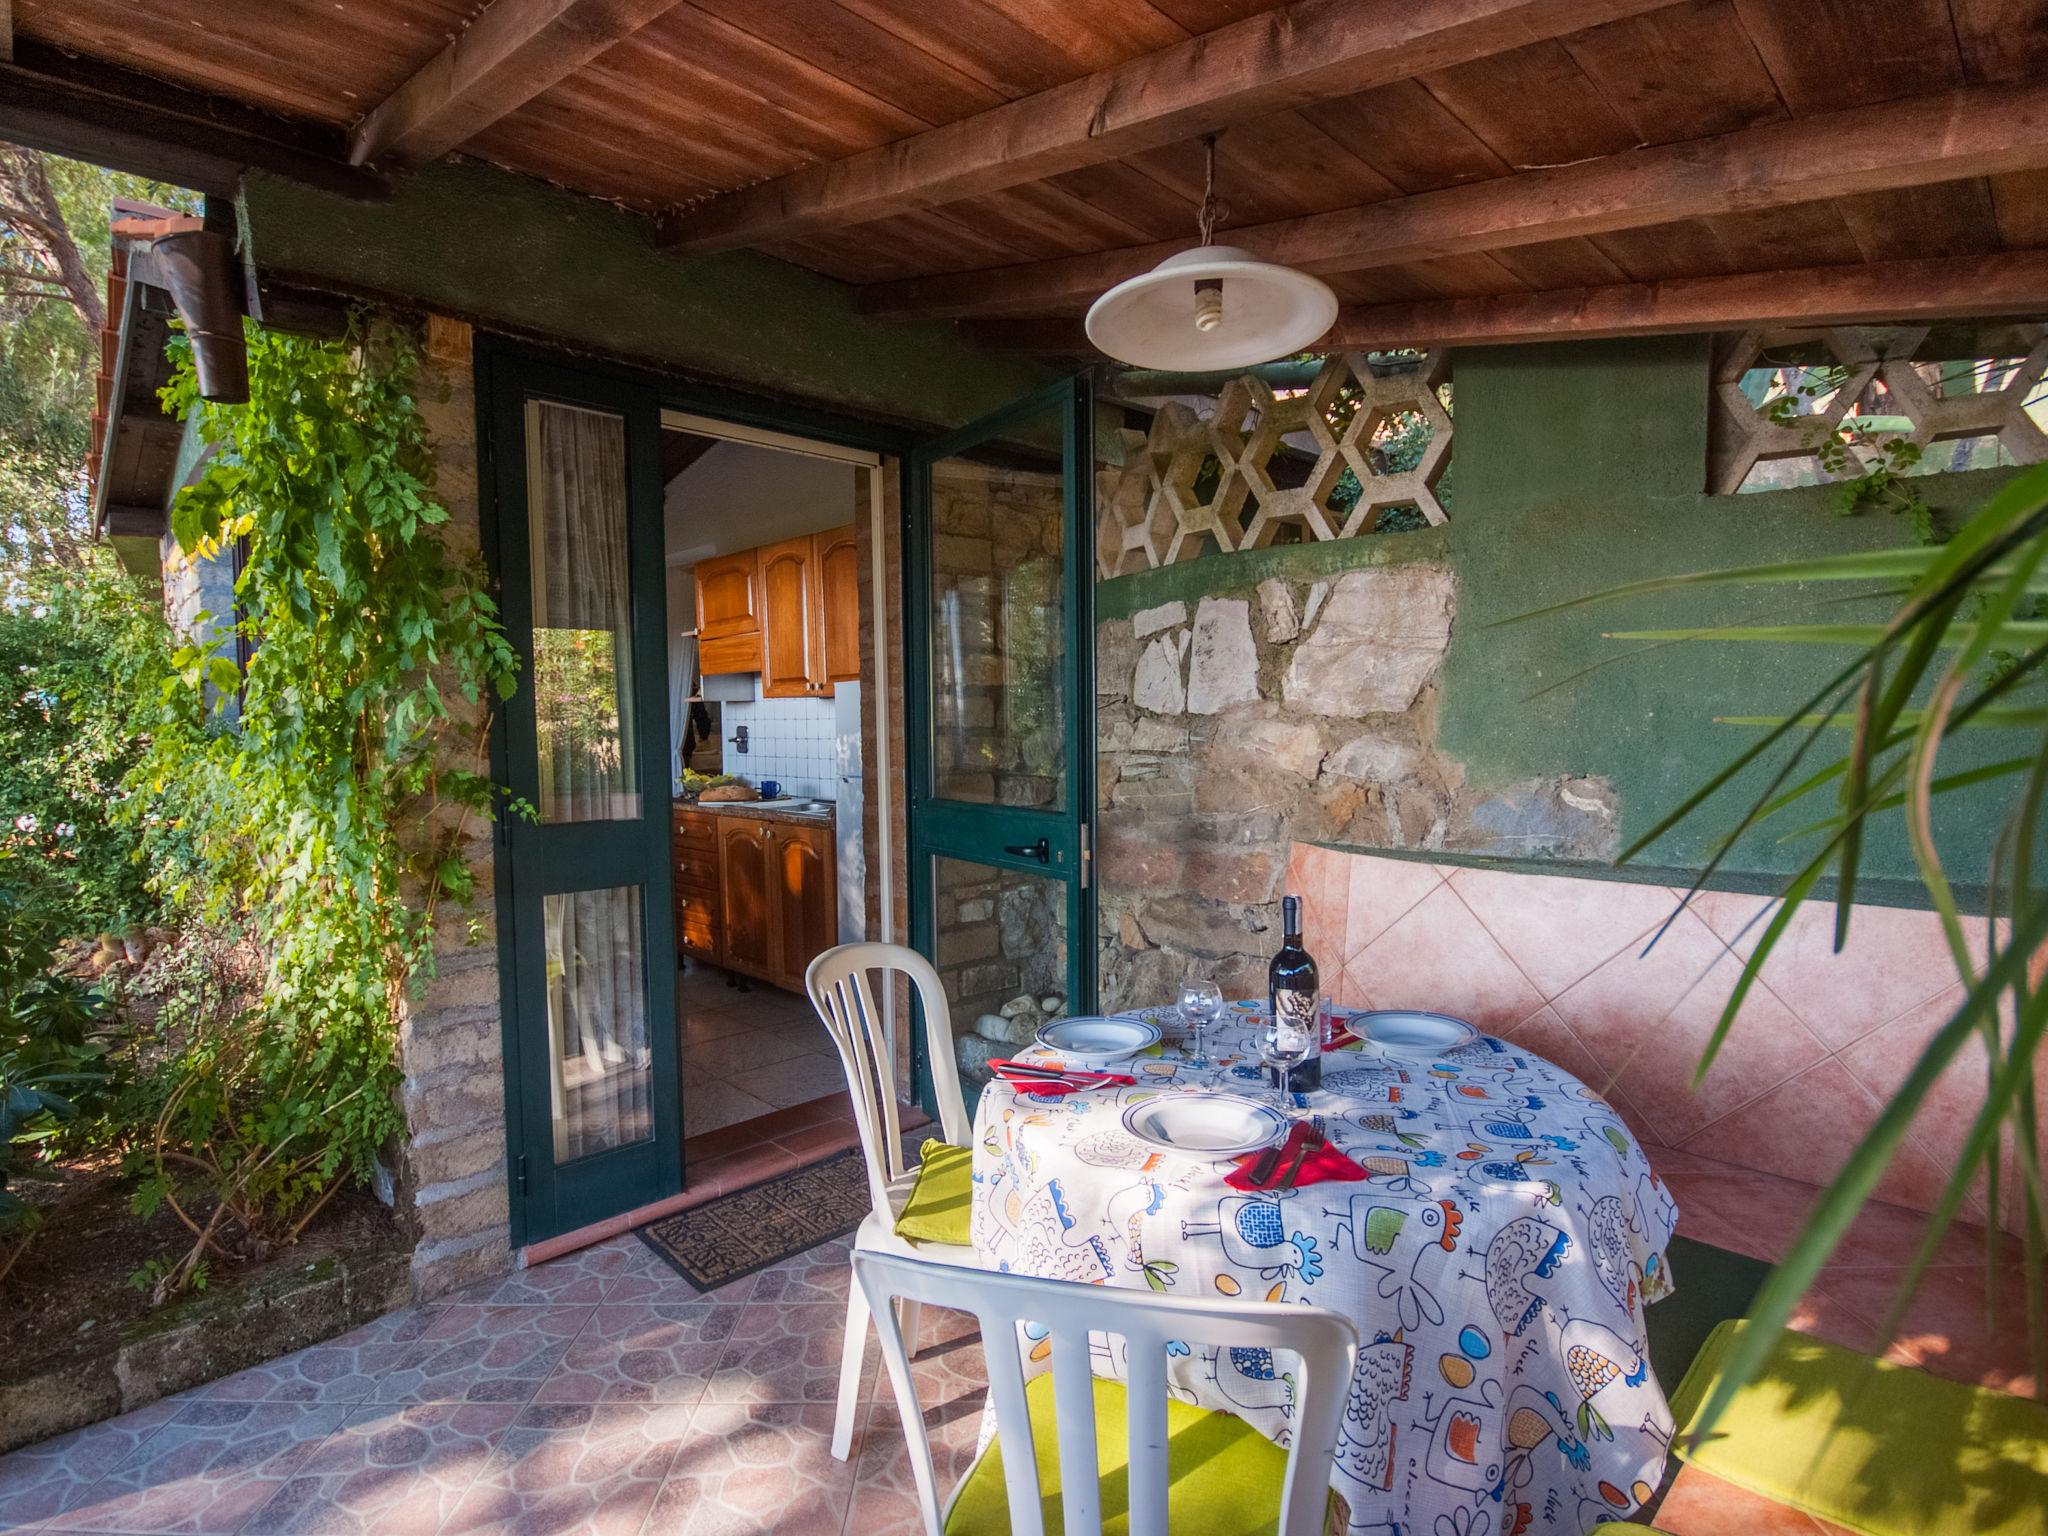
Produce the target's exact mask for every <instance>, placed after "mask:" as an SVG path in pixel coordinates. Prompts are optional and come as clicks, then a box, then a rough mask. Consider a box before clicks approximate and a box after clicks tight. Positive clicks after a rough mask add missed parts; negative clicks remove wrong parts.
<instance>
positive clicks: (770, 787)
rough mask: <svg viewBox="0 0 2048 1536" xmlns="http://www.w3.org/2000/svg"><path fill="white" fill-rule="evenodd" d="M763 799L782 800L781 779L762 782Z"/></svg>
mask: <svg viewBox="0 0 2048 1536" xmlns="http://www.w3.org/2000/svg"><path fill="white" fill-rule="evenodd" d="M761 798H762V799H763V800H780V799H781V798H782V781H781V780H780V779H763V780H762V781H761Z"/></svg>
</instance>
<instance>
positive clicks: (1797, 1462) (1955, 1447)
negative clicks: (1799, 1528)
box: [1671, 1319, 2048, 1536]
mask: <svg viewBox="0 0 2048 1536" xmlns="http://www.w3.org/2000/svg"><path fill="white" fill-rule="evenodd" d="M1744 1326H1745V1324H1744V1323H1743V1322H1742V1321H1741V1320H1740V1319H1736V1320H1733V1321H1730V1322H1725V1323H1722V1324H1720V1325H1719V1326H1717V1327H1716V1328H1715V1329H1714V1331H1713V1332H1712V1333H1710V1334H1709V1335H1708V1336H1707V1342H1706V1344H1705V1346H1704V1347H1703V1348H1702V1349H1701V1350H1700V1353H1699V1356H1698V1358H1696V1359H1695V1360H1694V1361H1693V1363H1692V1369H1691V1370H1689V1371H1687V1372H1686V1373H1685V1379H1684V1380H1683V1381H1681V1382H1680V1383H1679V1385H1678V1391H1677V1392H1676V1394H1674V1396H1673V1398H1672V1402H1671V1411H1672V1416H1673V1417H1674V1418H1675V1419H1676V1420H1677V1422H1678V1432H1677V1437H1676V1439H1675V1440H1674V1442H1673V1445H1672V1449H1673V1450H1675V1451H1676V1452H1677V1453H1678V1455H1679V1456H1680V1457H1682V1458H1683V1459H1684V1460H1686V1461H1687V1462H1690V1463H1691V1464H1693V1465H1694V1466H1697V1467H1699V1468H1701V1469H1702V1470H1704V1471H1707V1472H1711V1473H1712V1474H1713V1475H1714V1476H1716V1477H1719V1478H1723V1479H1725V1480H1726V1481H1728V1482H1731V1483H1734V1484H1736V1485H1737V1486H1738V1487H1742V1488H1747V1489H1748V1490H1749V1491H1750V1492H1751V1493H1758V1494H1762V1495H1763V1496H1764V1497H1765V1498H1767V1499H1775V1500H1777V1501H1778V1502H1779V1503H1780V1504H1789V1505H1791V1506H1792V1507H1793V1508H1794V1509H1799V1510H1804V1511H1805V1512H1806V1513H1807V1514H1809V1515H1816V1516H1818V1517H1819V1518H1821V1519H1822V1520H1830V1521H1833V1522H1834V1523H1835V1524H1836V1525H1845V1526H1848V1527H1849V1528H1850V1529H1851V1530H1856V1531H1865V1532H1869V1533H1871V1536H1994V1533H1996V1536H2044V1533H2048V1406H2044V1405H2043V1404H2041V1403H2037V1402H2034V1401H2032V1400H2030V1399H2028V1398H2024V1397H2014V1396H2012V1395H2011V1394H2009V1393H2005V1392H1994V1391H1991V1390H1990V1389H1989V1388H1986V1387H1972V1386H1966V1385H1964V1384H1963V1383H1961V1382H1957V1381H1946V1380H1944V1379H1942V1378H1941V1377H1939V1376H1930V1375H1928V1374H1927V1373H1926V1372H1925V1371H1919V1370H1914V1369H1913V1368H1911V1367H1909V1366H1903V1365H1893V1364H1892V1363H1890V1362H1889V1361H1885V1360H1873V1359H1872V1358H1871V1357H1870V1356H1868V1355H1859V1354H1856V1353H1855V1352H1854V1351H1851V1350H1847V1349H1842V1348H1840V1347H1838V1346H1837V1345H1833V1344H1826V1343H1823V1342H1821V1341H1820V1340H1819V1339H1811V1338H1808V1337H1806V1336H1805V1335H1804V1334H1798V1333H1785V1334H1782V1335H1780V1337H1779V1339H1778V1342H1777V1343H1776V1344H1775V1345H1774V1346H1773V1347H1772V1349H1771V1353H1770V1356H1769V1358H1768V1359H1767V1360H1766V1361H1765V1363H1764V1366H1763V1369H1762V1370H1761V1371H1759V1372H1758V1374H1757V1376H1756V1378H1755V1379H1754V1380H1753V1381H1751V1382H1750V1383H1749V1385H1747V1386H1745V1387H1744V1388H1743V1389H1742V1390H1741V1391H1740V1392H1738V1393H1737V1394H1736V1396H1735V1400H1734V1402H1733V1403H1731V1404H1730V1405H1729V1407H1728V1410H1727V1411H1726V1412H1725V1413H1723V1414H1722V1415H1721V1418H1720V1420H1719V1421H1718V1422H1717V1423H1716V1424H1715V1425H1714V1428H1713V1430H1712V1431H1711V1433H1709V1434H1708V1435H1707V1436H1706V1437H1705V1438H1704V1439H1702V1440H1701V1441H1700V1442H1699V1443H1698V1444H1693V1443H1692V1437H1693V1433H1694V1428H1695V1425H1696V1423H1697V1422H1698V1421H1699V1419H1700V1411H1701V1410H1702V1409H1703V1408H1704V1407H1705V1406H1706V1402H1707V1398H1708V1396H1709V1395H1710V1393H1711V1391H1712V1388H1713V1384H1714V1382H1715V1379H1716V1378H1717V1377H1718V1376H1719V1375H1720V1371H1721V1366H1722V1363H1723V1362H1724V1361H1726V1360H1727V1358H1728V1355H1729V1352H1730V1351H1731V1350H1732V1349H1733V1348H1734V1347H1735V1343H1736V1340H1737V1339H1739V1338H1740V1337H1741V1330H1742V1329H1743V1327H1744ZM2021 1326H2022V1328H2023V1327H2024V1325H2021ZM2024 1347H2025V1344H2024V1340H2023V1339H2015V1340H2014V1341H2013V1348H2014V1349H2015V1350H2018V1349H2023V1348H2024Z"/></svg>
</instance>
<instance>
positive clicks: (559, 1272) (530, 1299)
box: [448, 1238, 625, 1307]
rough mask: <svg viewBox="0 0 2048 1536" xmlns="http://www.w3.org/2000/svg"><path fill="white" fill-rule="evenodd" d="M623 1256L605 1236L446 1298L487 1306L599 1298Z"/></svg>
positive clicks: (572, 1302)
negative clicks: (574, 1249)
mask: <svg viewBox="0 0 2048 1536" xmlns="http://www.w3.org/2000/svg"><path fill="white" fill-rule="evenodd" d="M624 1262H625V1255H624V1254H623V1253H622V1252H621V1251H620V1250H619V1248H618V1247H617V1245H616V1242H615V1240H613V1239H609V1238H608V1239H606V1240H605V1241H604V1242H602V1243H596V1244H593V1245H592V1246H590V1247H588V1248H579V1249H577V1250H576V1251H575V1252H574V1253H565V1254H563V1255H562V1256H561V1257H560V1258H555V1259H548V1260H546V1261H544V1262H542V1263H539V1264H535V1265H533V1266H531V1267H529V1268H527V1269H516V1270H514V1271H513V1272H512V1273H511V1274H509V1275H505V1276H503V1277H501V1278H500V1279H499V1280H497V1281H496V1282H495V1283H493V1282H491V1281H488V1280H487V1281H485V1282H483V1283H482V1284H481V1285H473V1286H471V1287H469V1288H468V1289H467V1290H465V1291H458V1292H457V1293H456V1294H455V1295H454V1296H451V1297H450V1298H448V1299H449V1300H450V1301H455V1302H467V1303H471V1304H474V1305H477V1306H489V1307H507V1306H519V1307H564V1306H574V1305H577V1304H579V1303H589V1302H595V1301H602V1300H603V1299H604V1287H605V1282H606V1281H607V1280H610V1279H611V1278H612V1277H613V1276H614V1275H616V1274H618V1273H619V1270H620V1267H621V1266H622V1265H623V1264H624Z"/></svg>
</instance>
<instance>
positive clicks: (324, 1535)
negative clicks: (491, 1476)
mask: <svg viewBox="0 0 2048 1536" xmlns="http://www.w3.org/2000/svg"><path fill="white" fill-rule="evenodd" d="M518 1416H519V1410H518V1409H517V1408H516V1407H512V1406H509V1405H499V1404H478V1403H413V1404H409V1405H407V1406H403V1407H401V1406H397V1405H385V1406H379V1407H370V1408H358V1409H357V1410H355V1412H354V1413H352V1414H351V1415H350V1416H349V1419H348V1422H347V1423H345V1424H344V1425H343V1426H342V1427H341V1428H340V1430H338V1431H337V1432H336V1433H334V1434H332V1435H329V1436H328V1437H327V1439H326V1440H325V1441H323V1442H322V1443H321V1445H320V1447H319V1448H318V1449H317V1450H316V1451H314V1452H313V1454H312V1455H311V1456H309V1457H308V1458H307V1459H306V1462H305V1465H304V1466H302V1467H300V1468H299V1470H298V1472H297V1473H296V1474H295V1475H294V1476H293V1477H292V1478H291V1480H290V1481H288V1482H287V1483H285V1485H284V1486H283V1487H282V1488H280V1489H279V1490H278V1491H277V1494H276V1496H275V1497H273V1498H272V1499H271V1500H270V1502H269V1503H267V1504H265V1505H264V1506H263V1507H262V1509H260V1510H258V1511H257V1513H256V1515H255V1517H254V1518H253V1519H252V1520H251V1521H250V1523H249V1526H248V1529H249V1530H251V1531H261V1532H264V1533H265V1536H434V1532H436V1531H438V1530H439V1529H440V1528H441V1525H442V1522H444V1521H445V1520H446V1519H447V1518H448V1516H449V1515H451V1514H452V1513H454V1511H455V1506H456V1505H457V1504H458V1503H459V1502H460V1501H461V1499H462V1495H463V1494H464V1493H465V1492H467V1491H468V1489H469V1485H470V1484H471V1483H473V1482H475V1481H476V1479H477V1475H478V1474H479V1473H480V1472H482V1471H483V1469H484V1467H485V1465H486V1464H487V1463H488V1462H489V1460H490V1457H491V1451H492V1449H493V1448H494V1447H495V1446H496V1445H497V1443H498V1440H499V1439H500V1437H501V1436H503V1434H504V1433H505V1431H506V1430H507V1429H509V1428H510V1427H511V1425H512V1422H513V1420H515V1419H516V1418H518Z"/></svg>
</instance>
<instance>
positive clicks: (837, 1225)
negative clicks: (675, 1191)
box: [636, 1151, 874, 1291]
mask: <svg viewBox="0 0 2048 1536" xmlns="http://www.w3.org/2000/svg"><path fill="white" fill-rule="evenodd" d="M873 1208H874V1198H873V1196H871V1195H870V1194H869V1193H868V1165H867V1160H866V1159H865V1158H864V1157H862V1156H861V1154H860V1153H859V1152H858V1151H853V1152H842V1153H840V1154H839V1155H838V1156H837V1157H832V1158H827V1159H826V1160H825V1161H824V1162H822V1163H812V1164H811V1165H810V1166H808V1167H805V1168H796V1169H792V1170H791V1171H790V1172H788V1173H784V1174H779V1175H777V1176H776V1177H775V1178H772V1179H769V1180H767V1181H766V1182H765V1183H761V1184H756V1185H755V1186H754V1187H753V1188H752V1189H743V1190H740V1191H739V1192H738V1193H737V1194H731V1195H720V1196H719V1197H718V1198H717V1199H716V1200H707V1201H705V1203H704V1204H702V1205H700V1206H696V1207H693V1208H692V1209H690V1210H687V1211H682V1212H679V1213H677V1214H676V1215H674V1216H668V1217H664V1218H663V1219H661V1220H660V1221H651V1222H649V1223H648V1224H647V1225H646V1226H644V1227H639V1228H637V1229H636V1231H637V1232H638V1233H639V1237H640V1241H641V1242H643V1243H645V1244H646V1245H647V1246H648V1247H650V1248H652V1249H653V1250H654V1251H655V1252H656V1253H658V1254H660V1255H661V1256H662V1257H663V1258H664V1259H666V1260H668V1262H669V1264H670V1266H671V1267H672V1268H673V1269H674V1270H675V1272H676V1273H677V1274H679V1275H681V1276H682V1277H683V1278H684V1279H685V1280H687V1281H689V1282H690V1284H692V1285H694V1286H695V1287H696V1288H697V1289H698V1290H700V1291H715V1290H717V1289H718V1288H719V1287H720V1286H721V1285H728V1284H730V1283H731V1282H732V1281H734V1280H739V1279H742V1278H744V1277H745V1276H747V1275H751V1274H753V1273H754V1272H755V1271H756V1270H761V1269H766V1268H768V1266H769V1265H771V1264H780V1263H781V1262H782V1261H783V1260H784V1259H787V1258H790V1257H793V1256H794V1255H796V1254H799V1253H802V1252H803V1251H804V1250H805V1249H807V1248H815V1247H817V1246H818V1244H820V1243H826V1242H830V1241H831V1240H832V1239H833V1238H835V1237H844V1236H846V1234H847V1233H849V1232H851V1231H852V1230H853V1229H854V1228H855V1227H857V1226H859V1225H860V1224H861V1221H862V1219H863V1218H864V1217H865V1216H866V1215H867V1213H868V1212H869V1211H870V1210H872V1209H873Z"/></svg>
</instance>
